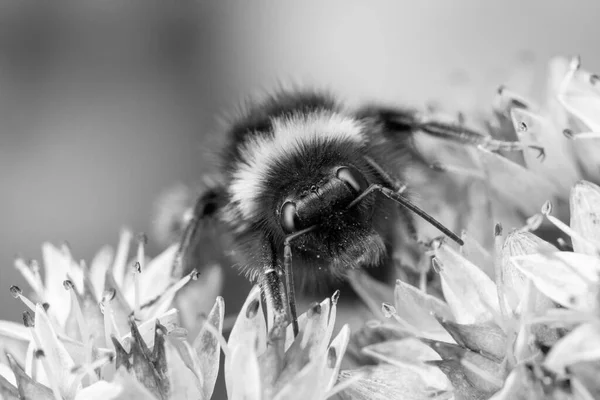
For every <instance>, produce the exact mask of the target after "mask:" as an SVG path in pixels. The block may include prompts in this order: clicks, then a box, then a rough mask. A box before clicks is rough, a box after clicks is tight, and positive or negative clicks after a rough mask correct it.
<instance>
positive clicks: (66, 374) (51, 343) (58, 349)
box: [33, 304, 77, 398]
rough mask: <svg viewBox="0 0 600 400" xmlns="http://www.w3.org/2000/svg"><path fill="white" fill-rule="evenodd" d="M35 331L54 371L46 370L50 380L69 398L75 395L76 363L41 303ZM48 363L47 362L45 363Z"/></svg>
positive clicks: (38, 308) (38, 306)
mask: <svg viewBox="0 0 600 400" xmlns="http://www.w3.org/2000/svg"><path fill="white" fill-rule="evenodd" d="M33 329H34V331H35V334H36V336H37V338H36V341H37V340H39V343H38V345H39V346H40V348H41V350H43V351H44V357H45V358H46V359H47V361H48V365H49V366H50V367H51V368H52V371H46V374H47V375H48V377H49V378H50V380H55V381H56V382H57V384H58V388H59V390H60V392H61V394H62V395H63V396H65V397H67V398H73V397H75V392H76V390H77V387H76V386H75V387H74V386H73V382H74V381H75V380H76V376H75V374H73V372H72V371H73V367H74V366H75V363H74V362H73V359H72V358H71V355H70V354H69V352H68V351H67V349H66V348H65V346H64V345H63V344H62V343H61V342H60V341H59V340H58V338H57V337H56V333H55V331H54V328H53V327H52V324H51V323H50V319H49V318H48V317H47V315H46V312H45V311H44V309H43V307H42V306H41V305H39V304H38V305H37V306H36V310H35V326H34V328H33ZM45 365H46V364H45Z"/></svg>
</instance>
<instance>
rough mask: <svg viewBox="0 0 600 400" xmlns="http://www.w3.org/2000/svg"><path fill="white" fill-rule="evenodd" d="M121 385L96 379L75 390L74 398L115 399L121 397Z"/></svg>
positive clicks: (77, 399) (87, 399)
mask: <svg viewBox="0 0 600 400" xmlns="http://www.w3.org/2000/svg"><path fill="white" fill-rule="evenodd" d="M122 393H123V386H121V385H120V384H118V383H114V382H106V381H98V382H96V383H94V384H92V385H90V386H88V387H85V388H83V389H81V390H80V391H79V392H77V396H75V400H116V399H119V398H123V397H122V396H121V394H122Z"/></svg>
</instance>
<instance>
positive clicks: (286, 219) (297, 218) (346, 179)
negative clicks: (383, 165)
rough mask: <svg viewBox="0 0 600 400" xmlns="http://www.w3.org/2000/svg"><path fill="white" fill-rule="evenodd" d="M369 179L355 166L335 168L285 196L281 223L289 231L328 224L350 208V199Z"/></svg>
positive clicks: (286, 231) (365, 187)
mask: <svg viewBox="0 0 600 400" xmlns="http://www.w3.org/2000/svg"><path fill="white" fill-rule="evenodd" d="M367 186H368V182H367V180H366V178H365V177H364V176H363V175H362V173H361V172H360V171H359V170H358V169H356V168H354V167H352V166H337V167H334V168H332V169H331V170H330V171H329V173H327V174H326V175H325V177H324V178H321V179H318V180H317V181H313V182H311V183H310V184H309V185H308V186H305V187H303V188H302V189H301V190H300V191H299V192H296V193H295V194H293V195H291V196H289V197H288V198H286V199H285V201H284V202H283V204H282V205H281V208H280V210H279V223H280V224H281V228H282V229H283V231H284V232H285V233H286V234H292V233H295V232H298V231H300V230H302V229H306V228H308V227H310V226H313V225H328V224H329V223H331V222H332V221H334V222H335V221H336V220H337V219H338V218H340V217H342V215H343V214H346V213H347V212H348V211H349V210H348V209H347V208H348V206H349V205H350V203H352V201H353V200H354V199H356V197H357V196H358V195H360V193H362V192H363V191H364V190H366V189H367Z"/></svg>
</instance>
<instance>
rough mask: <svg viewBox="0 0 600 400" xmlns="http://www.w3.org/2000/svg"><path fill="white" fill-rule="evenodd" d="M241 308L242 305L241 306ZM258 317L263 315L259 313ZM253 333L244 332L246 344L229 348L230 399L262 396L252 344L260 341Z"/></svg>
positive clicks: (254, 398) (228, 379)
mask: <svg viewBox="0 0 600 400" xmlns="http://www.w3.org/2000/svg"><path fill="white" fill-rule="evenodd" d="M259 293H260V292H259ZM249 298H250V297H249ZM243 309H244V307H242V310H243ZM260 318H263V316H262V315H261V316H260ZM232 333H233V332H232ZM255 335H256V332H253V331H250V332H248V333H246V334H245V335H243V338H244V340H246V341H247V344H246V345H242V344H240V345H237V346H235V347H232V348H231V362H230V364H229V365H230V367H229V373H228V372H227V369H226V370H225V374H226V375H225V381H226V383H227V394H228V398H229V399H231V400H260V399H261V397H262V390H263V389H262V384H261V375H260V369H259V364H258V358H257V352H256V347H255V346H254V344H255V343H260V341H257V340H256V336H255ZM237 343H239V342H237ZM226 361H227V360H226ZM226 366H227V364H226Z"/></svg>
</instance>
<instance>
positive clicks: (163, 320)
mask: <svg viewBox="0 0 600 400" xmlns="http://www.w3.org/2000/svg"><path fill="white" fill-rule="evenodd" d="M157 320H158V321H159V322H160V324H161V325H162V326H164V327H165V329H166V331H167V333H170V332H171V331H173V330H174V329H176V328H178V327H179V312H178V311H177V309H175V308H172V309H170V310H169V311H167V312H166V313H164V314H163V315H160V316H159V317H158V318H157V319H156V320H149V321H146V322H144V323H142V324H141V325H137V329H138V331H139V332H140V335H141V336H142V339H143V340H144V343H146V345H147V346H148V347H150V348H151V347H153V346H154V333H155V328H156V321H157ZM131 338H132V334H131V332H129V333H128V334H126V335H124V336H123V337H122V338H121V340H120V341H121V343H123V345H124V347H125V349H126V350H129V346H128V343H131Z"/></svg>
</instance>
